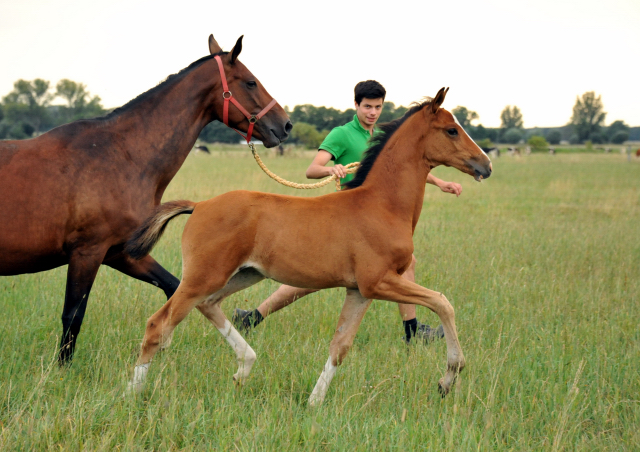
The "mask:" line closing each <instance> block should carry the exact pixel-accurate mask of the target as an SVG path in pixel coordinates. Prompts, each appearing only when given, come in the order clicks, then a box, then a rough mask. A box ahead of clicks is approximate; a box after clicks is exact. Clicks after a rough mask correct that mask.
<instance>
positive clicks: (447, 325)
mask: <svg viewBox="0 0 640 452" xmlns="http://www.w3.org/2000/svg"><path fill="white" fill-rule="evenodd" d="M363 292H365V293H366V294H367V296H369V297H371V298H375V299H376V300H387V301H395V302H396V303H409V304H417V305H420V306H424V307H426V308H429V309H431V310H432V311H433V312H435V313H436V314H437V315H438V317H440V321H441V322H442V326H443V329H444V337H445V340H446V341H447V372H446V373H445V376H444V377H443V378H441V379H440V381H439V382H438V385H439V389H440V393H441V394H442V396H443V397H444V396H445V395H446V394H447V393H448V392H449V390H450V389H451V386H452V385H453V383H454V382H455V379H456V377H457V375H458V373H459V372H460V371H461V370H462V369H463V368H464V366H465V360H464V355H463V354H462V348H461V347H460V342H459V341H458V332H457V331H456V323H455V312H454V310H453V306H451V303H449V300H447V298H446V297H445V296H444V295H442V294H441V293H439V292H435V291H433V290H429V289H425V288H424V287H422V286H420V285H418V284H416V283H413V282H411V281H408V280H406V279H405V278H403V277H402V276H400V275H398V274H397V273H396V272H393V271H389V272H387V273H386V274H385V275H384V277H383V278H382V280H380V281H379V282H378V283H377V284H375V285H374V286H373V288H367V289H366V291H365V290H363Z"/></svg>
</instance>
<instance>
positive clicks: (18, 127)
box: [2, 78, 53, 138]
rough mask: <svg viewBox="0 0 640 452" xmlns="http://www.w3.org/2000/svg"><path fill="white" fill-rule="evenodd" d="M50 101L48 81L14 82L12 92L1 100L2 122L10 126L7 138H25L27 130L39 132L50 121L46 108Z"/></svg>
mask: <svg viewBox="0 0 640 452" xmlns="http://www.w3.org/2000/svg"><path fill="white" fill-rule="evenodd" d="M52 99H53V95H52V94H51V93H50V92H49V82H48V81H46V80H42V79H39V78H38V79H35V80H33V81H27V80H22V79H20V80H18V81H16V82H15V83H14V84H13V91H11V92H10V93H9V94H7V95H6V96H4V97H3V99H2V103H3V109H4V116H5V118H4V119H3V121H6V122H7V123H8V124H9V125H10V129H9V130H10V132H9V133H8V134H7V136H8V137H10V138H27V137H25V136H23V134H24V133H26V131H28V130H32V131H33V132H40V131H41V130H42V128H43V127H45V126H46V125H47V122H48V121H49V119H50V118H49V115H48V113H47V107H48V106H49V104H50V103H51V100H52ZM25 125H26V126H25ZM19 131H22V132H19ZM33 132H32V133H33ZM16 135H20V136H16ZM29 136H30V134H29Z"/></svg>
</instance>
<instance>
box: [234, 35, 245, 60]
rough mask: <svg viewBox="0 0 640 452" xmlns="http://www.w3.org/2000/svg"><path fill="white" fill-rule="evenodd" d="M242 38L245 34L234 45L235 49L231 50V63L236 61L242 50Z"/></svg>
mask: <svg viewBox="0 0 640 452" xmlns="http://www.w3.org/2000/svg"><path fill="white" fill-rule="evenodd" d="M242 38H244V35H242V36H240V37H239V38H238V40H237V41H236V45H235V46H233V50H232V51H231V64H233V63H235V62H236V59H237V58H238V55H240V52H242Z"/></svg>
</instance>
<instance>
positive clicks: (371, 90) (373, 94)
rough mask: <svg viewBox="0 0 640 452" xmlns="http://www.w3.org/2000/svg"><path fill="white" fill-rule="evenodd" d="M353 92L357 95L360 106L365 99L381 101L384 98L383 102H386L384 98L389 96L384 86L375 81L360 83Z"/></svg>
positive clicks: (357, 102)
mask: <svg viewBox="0 0 640 452" xmlns="http://www.w3.org/2000/svg"><path fill="white" fill-rule="evenodd" d="M353 92H354V93H355V95H356V104H358V105H360V102H362V99H364V98H365V97H366V98H367V99H379V98H381V97H382V100H384V97H385V96H386V95H387V91H386V90H385V89H384V86H382V85H381V84H380V83H378V82H376V81H375V80H367V81H366V82H360V83H358V84H357V85H356V87H355V89H354V90H353Z"/></svg>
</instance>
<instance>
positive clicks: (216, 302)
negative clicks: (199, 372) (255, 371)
mask: <svg viewBox="0 0 640 452" xmlns="http://www.w3.org/2000/svg"><path fill="white" fill-rule="evenodd" d="M263 279H264V276H262V275H261V274H260V273H258V272H257V271H256V270H254V269H252V268H247V269H244V270H242V271H240V272H238V273H236V274H235V275H234V276H233V278H231V280H230V281H229V282H228V283H227V285H226V286H224V287H223V288H222V289H220V290H219V291H217V292H216V293H214V294H213V295H211V296H210V297H209V298H207V299H206V300H205V302H204V303H201V304H199V305H198V306H197V308H198V310H199V311H200V312H201V313H202V314H203V315H204V316H205V317H206V318H207V319H209V321H210V322H211V323H213V325H214V326H215V327H216V328H217V329H218V331H220V333H222V335H223V336H224V338H225V339H226V340H227V342H228V343H229V345H230V346H231V348H233V351H234V352H235V353H236V360H237V361H238V372H236V374H235V375H234V376H233V379H234V380H235V381H236V382H238V383H240V384H241V383H242V382H243V380H245V379H246V378H247V377H248V376H249V373H250V372H251V368H252V367H253V363H254V362H255V361H256V353H255V352H254V351H253V349H252V348H251V347H250V346H249V344H248V343H247V341H245V340H244V338H243V337H242V336H241V335H240V333H239V332H238V331H237V330H236V329H235V328H234V327H233V325H231V323H230V322H229V320H227V318H226V317H225V315H224V313H223V312H222V309H220V303H221V302H222V300H224V299H225V298H226V297H228V296H229V295H231V294H233V293H235V292H238V291H240V290H243V289H246V288H247V287H249V286H252V285H254V284H256V283H258V282H260V281H262V280H263Z"/></svg>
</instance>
